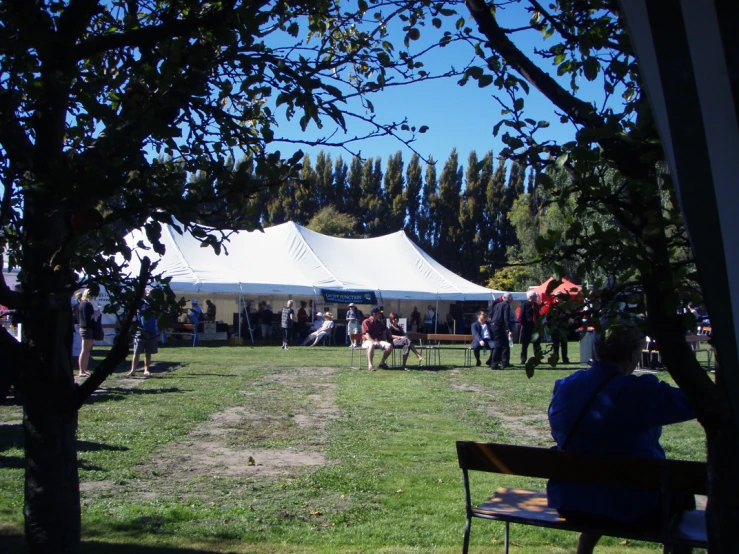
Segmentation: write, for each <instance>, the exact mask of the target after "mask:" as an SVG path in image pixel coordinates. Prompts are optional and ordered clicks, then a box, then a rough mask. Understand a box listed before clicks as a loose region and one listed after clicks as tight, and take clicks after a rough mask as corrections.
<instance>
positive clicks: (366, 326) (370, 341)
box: [362, 306, 393, 371]
mask: <svg viewBox="0 0 739 554" xmlns="http://www.w3.org/2000/svg"><path fill="white" fill-rule="evenodd" d="M362 338H363V339H364V340H363V342H362V348H364V349H365V350H367V366H368V368H369V370H370V371H375V366H374V364H373V358H374V356H375V348H382V349H383V350H384V352H383V354H382V361H381V362H380V365H379V366H378V367H379V368H380V369H390V368H389V367H388V366H387V364H386V363H385V360H387V357H388V356H389V355H390V353H391V352H392V351H393V342H392V341H393V338H392V336H391V335H390V331H388V328H387V327H385V324H384V323H383V322H382V321H380V308H378V307H377V306H375V307H374V308H372V309H371V310H370V316H369V317H368V318H367V319H365V320H364V321H363V322H362Z"/></svg>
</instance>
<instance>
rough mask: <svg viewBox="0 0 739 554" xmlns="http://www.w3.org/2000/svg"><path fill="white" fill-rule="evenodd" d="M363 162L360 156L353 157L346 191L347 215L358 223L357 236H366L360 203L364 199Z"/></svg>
mask: <svg viewBox="0 0 739 554" xmlns="http://www.w3.org/2000/svg"><path fill="white" fill-rule="evenodd" d="M363 170H364V168H363V166H362V160H361V159H360V158H359V156H353V157H352V161H351V165H350V166H349V177H348V179H347V184H348V186H347V190H346V202H345V203H344V206H345V207H346V213H348V214H349V215H352V216H354V218H355V220H356V222H357V228H356V230H355V231H356V233H357V236H362V235H364V219H363V218H362V214H361V209H360V201H361V199H362V173H363Z"/></svg>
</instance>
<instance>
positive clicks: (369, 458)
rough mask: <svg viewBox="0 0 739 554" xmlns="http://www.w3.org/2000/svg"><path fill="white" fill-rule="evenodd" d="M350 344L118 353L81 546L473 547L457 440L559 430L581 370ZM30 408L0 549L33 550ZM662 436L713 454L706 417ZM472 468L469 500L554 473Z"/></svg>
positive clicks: (645, 548)
mask: <svg viewBox="0 0 739 554" xmlns="http://www.w3.org/2000/svg"><path fill="white" fill-rule="evenodd" d="M570 348H571V350H572V354H573V355H572V359H573V360H575V359H576V356H575V355H574V354H576V345H571V347H570ZM518 352H519V351H518V346H517V345H516V346H514V349H513V352H512V356H511V359H512V360H517V359H518V357H519V354H518ZM349 357H350V351H349V349H348V348H347V347H338V346H337V347H316V348H307V347H306V348H297V347H296V348H291V349H290V350H289V351H283V350H281V349H280V348H279V345H278V346H259V347H251V346H247V347H239V346H219V347H215V346H204V347H200V348H190V347H185V346H182V347H171V346H170V347H166V348H162V349H161V350H160V352H159V354H157V355H156V356H155V357H154V361H155V365H154V369H153V371H154V375H153V376H152V377H149V378H147V379H144V378H143V377H141V373H139V374H138V375H139V377H138V378H135V379H131V378H127V377H126V376H125V372H126V371H127V370H128V368H127V367H121V368H120V369H119V371H118V372H117V373H116V374H114V375H113V376H111V378H109V379H108V380H107V381H106V383H104V385H105V388H104V389H103V390H100V391H98V393H97V394H96V395H95V396H94V397H92V398H91V399H90V400H89V402H88V403H87V405H85V406H84V408H83V409H82V410H81V412H80V426H79V468H80V480H81V485H80V488H81V495H82V504H83V508H82V535H83V540H84V545H83V549H82V551H83V552H85V553H102V552H106V553H113V554H118V553H121V554H122V553H124V552H125V553H134V554H170V553H172V554H173V553H174V552H191V553H205V552H220V553H267V552H270V553H278V552H279V553H350V552H351V553H360V552H361V553H376V552H377V553H420V552H438V553H451V552H454V553H458V552H461V549H462V533H463V528H464V490H463V486H462V472H461V471H460V470H459V467H458V465H457V458H456V450H455V447H454V441H455V440H457V439H470V440H484V441H497V442H508V443H514V444H527V445H535V446H549V445H551V444H552V442H551V438H550V437H549V433H548V425H547V420H546V409H547V406H548V403H549V398H550V394H551V391H552V385H553V382H554V380H555V379H558V378H561V377H563V376H565V375H567V374H569V373H570V372H572V371H573V370H576V369H577V368H578V366H577V365H574V364H573V365H570V366H566V367H565V368H561V369H556V370H555V369H542V370H538V371H537V372H536V375H535V376H534V377H533V379H530V380H529V379H527V378H526V375H525V374H524V371H523V369H522V368H520V367H517V368H515V369H512V370H506V371H490V370H489V369H487V368H485V367H484V366H483V367H482V368H464V367H462V362H463V359H464V356H463V352H462V350H459V351H449V350H444V351H443V352H442V363H444V364H447V365H445V366H443V367H442V368H441V369H438V370H419V371H411V372H404V371H398V370H390V371H382V370H379V371H377V372H375V373H370V372H368V371H361V372H360V371H356V370H352V369H349ZM411 359H413V356H412V355H411ZM411 367H415V366H413V365H412V366H411ZM660 377H661V378H664V379H667V380H669V376H668V375H667V374H666V373H661V374H660ZM21 417H22V414H21V410H20V408H19V407H17V406H14V405H3V406H0V552H3V553H5V552H7V553H9V554H15V553H20V552H24V551H25V550H24V548H23V546H22V538H21V537H20V535H21V534H22V531H23V516H22V506H23V450H22V447H23V444H22V442H23V441H22V432H21V427H20V420H21ZM663 442H664V445H665V448H666V450H667V453H668V456H669V457H672V458H682V459H689V460H704V459H705V449H704V435H703V433H702V430H701V428H700V426H699V425H698V424H697V423H696V422H688V423H684V424H680V425H675V426H671V427H670V428H667V429H665V433H664V436H663ZM472 478H473V479H472V486H473V489H472V490H473V496H475V497H473V501H482V500H483V499H484V498H485V497H487V496H488V495H489V494H490V493H491V492H492V491H493V490H494V488H495V487H497V486H499V485H501V484H507V485H513V486H527V487H543V483H542V482H536V480H531V479H516V478H508V477H502V476H484V475H475V474H473V475H472ZM511 536H512V541H513V543H515V544H514V546H513V547H512V552H522V553H523V552H525V553H529V552H531V553H544V552H547V553H549V552H573V551H574V546H575V541H576V536H575V534H574V533H566V532H555V531H549V530H545V529H538V528H533V527H528V526H513V527H512V529H511ZM621 542H622V541H621V540H620V539H603V541H602V543H601V544H602V546H601V547H600V548H599V549H598V550H597V551H598V552H614V553H615V552H618V553H628V552H658V551H661V546H660V545H656V544H647V543H635V542H630V543H628V544H621ZM502 549H503V525H502V524H498V523H494V522H486V521H481V520H476V521H475V522H473V526H472V539H471V549H470V550H471V552H486V553H487V552H490V553H493V552H502Z"/></svg>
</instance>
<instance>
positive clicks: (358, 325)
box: [346, 302, 362, 348]
mask: <svg viewBox="0 0 739 554" xmlns="http://www.w3.org/2000/svg"><path fill="white" fill-rule="evenodd" d="M361 331H362V322H361V321H359V311H358V310H357V305H356V304H355V303H354V302H352V303H351V304H349V309H348V310H347V311H346V333H347V335H349V336H350V337H351V336H352V335H358V334H359V333H360V332H361ZM356 346H357V341H355V340H352V341H351V347H352V348H356Z"/></svg>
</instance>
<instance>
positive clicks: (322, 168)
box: [313, 150, 335, 210]
mask: <svg viewBox="0 0 739 554" xmlns="http://www.w3.org/2000/svg"><path fill="white" fill-rule="evenodd" d="M314 172H315V185H314V191H313V194H314V197H315V202H316V208H317V209H319V210H320V209H322V208H324V207H326V206H329V205H331V204H333V203H334V199H335V196H334V195H335V191H334V168H333V165H332V163H331V155H330V154H325V153H324V152H323V150H321V151H320V152H318V155H317V156H316V166H315V168H314Z"/></svg>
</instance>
